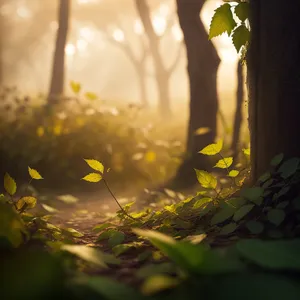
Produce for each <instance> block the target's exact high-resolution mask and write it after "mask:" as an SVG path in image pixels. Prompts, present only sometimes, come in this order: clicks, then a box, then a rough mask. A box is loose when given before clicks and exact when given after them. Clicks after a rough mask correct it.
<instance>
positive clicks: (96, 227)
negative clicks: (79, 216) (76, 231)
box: [92, 223, 115, 232]
mask: <svg viewBox="0 0 300 300" xmlns="http://www.w3.org/2000/svg"><path fill="white" fill-rule="evenodd" d="M109 227H115V225H114V224H111V223H103V224H99V225H96V226H95V227H94V228H93V229H92V230H93V231H95V232H100V231H102V230H104V229H107V228H109Z"/></svg>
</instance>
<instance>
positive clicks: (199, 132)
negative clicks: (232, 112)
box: [194, 127, 211, 135]
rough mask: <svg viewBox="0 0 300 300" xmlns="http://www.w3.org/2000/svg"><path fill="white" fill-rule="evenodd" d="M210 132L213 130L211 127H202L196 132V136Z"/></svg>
mask: <svg viewBox="0 0 300 300" xmlns="http://www.w3.org/2000/svg"><path fill="white" fill-rule="evenodd" d="M210 131H211V129H210V128H209V127H200V128H198V129H197V130H196V131H195V132H194V134H195V135H203V134H206V133H208V132H210Z"/></svg>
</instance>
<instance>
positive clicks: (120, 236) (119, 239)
mask: <svg viewBox="0 0 300 300" xmlns="http://www.w3.org/2000/svg"><path fill="white" fill-rule="evenodd" d="M124 240H125V234H124V233H123V232H121V231H115V232H113V234H112V235H111V236H110V237H109V239H108V245H109V246H110V247H114V246H117V245H119V244H121V243H123V241H124Z"/></svg>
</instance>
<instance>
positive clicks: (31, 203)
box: [16, 196, 37, 210]
mask: <svg viewBox="0 0 300 300" xmlns="http://www.w3.org/2000/svg"><path fill="white" fill-rule="evenodd" d="M36 202H37V199H36V198H35V197H31V196H27V197H22V198H20V199H19V200H18V201H17V203H16V206H17V208H18V210H21V209H22V208H23V207H24V205H26V208H34V207H35V206H36Z"/></svg>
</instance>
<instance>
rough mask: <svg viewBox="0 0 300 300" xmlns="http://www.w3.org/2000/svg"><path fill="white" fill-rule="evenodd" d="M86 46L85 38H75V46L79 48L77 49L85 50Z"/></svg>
mask: <svg viewBox="0 0 300 300" xmlns="http://www.w3.org/2000/svg"><path fill="white" fill-rule="evenodd" d="M87 46H88V42H87V41H86V40H83V39H79V40H77V42H76V48H77V49H78V50H79V51H85V50H86V48H87Z"/></svg>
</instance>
